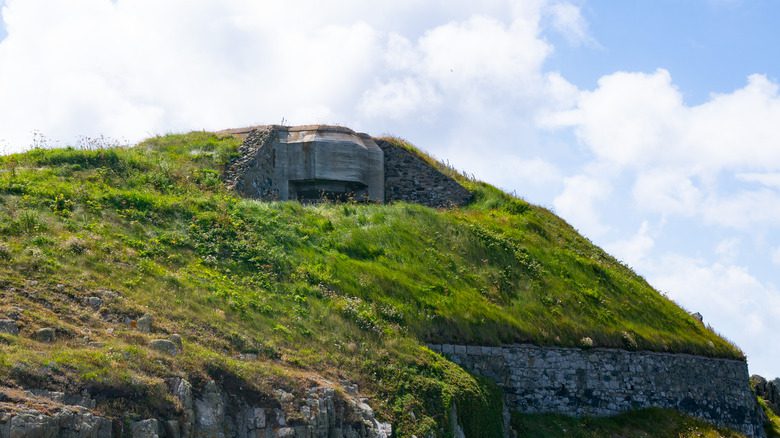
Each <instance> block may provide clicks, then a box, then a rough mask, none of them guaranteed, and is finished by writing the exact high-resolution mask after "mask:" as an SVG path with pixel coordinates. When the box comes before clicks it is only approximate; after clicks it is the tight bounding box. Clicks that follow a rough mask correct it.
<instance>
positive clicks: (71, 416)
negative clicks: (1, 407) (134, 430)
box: [0, 410, 113, 438]
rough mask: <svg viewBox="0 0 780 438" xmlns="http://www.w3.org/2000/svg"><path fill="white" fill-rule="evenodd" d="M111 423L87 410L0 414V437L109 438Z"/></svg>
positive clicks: (111, 431) (29, 411)
mask: <svg viewBox="0 0 780 438" xmlns="http://www.w3.org/2000/svg"><path fill="white" fill-rule="evenodd" d="M112 436H113V426H112V423H111V420H109V419H107V418H103V417H98V416H96V415H93V414H92V413H91V412H89V411H87V410H76V411H73V410H60V411H56V412H54V413H52V414H48V415H47V414H43V413H40V412H38V411H35V410H27V411H23V412H21V413H18V414H16V415H13V416H12V415H11V414H0V438H56V437H68V438H112Z"/></svg>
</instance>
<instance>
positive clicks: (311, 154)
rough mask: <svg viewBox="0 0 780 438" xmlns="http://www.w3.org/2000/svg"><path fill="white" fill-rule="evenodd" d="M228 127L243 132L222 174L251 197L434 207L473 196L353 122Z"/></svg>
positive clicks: (243, 194) (422, 161)
mask: <svg viewBox="0 0 780 438" xmlns="http://www.w3.org/2000/svg"><path fill="white" fill-rule="evenodd" d="M223 132H224V133H227V134H232V135H239V136H241V137H243V138H244V143H243V144H242V145H241V147H240V148H239V155H238V158H236V159H235V160H234V161H233V162H232V163H231V164H230V165H229V166H228V169H227V170H226V172H225V180H226V183H227V185H228V187H230V188H233V189H235V190H236V191H237V192H238V193H239V194H241V195H242V196H245V197H248V198H255V199H263V200H268V201H274V200H289V199H298V200H301V201H304V202H314V201H317V200H318V199H325V198H328V199H336V200H339V199H347V200H348V199H353V200H357V201H370V202H395V201H404V202H412V203H417V204H422V205H426V206H429V207H434V208H446V207H453V206H461V205H464V204H466V203H468V202H469V201H470V200H471V198H472V195H471V193H470V192H469V191H468V190H466V189H465V188H463V187H462V186H461V185H460V184H458V182H457V181H455V180H453V179H452V178H450V177H448V176H447V175H445V174H443V173H442V172H440V171H439V170H438V169H436V168H435V167H433V166H431V165H430V164H429V163H428V162H426V161H425V160H424V159H422V158H421V157H420V156H418V155H417V154H415V153H412V152H410V151H408V150H406V149H404V148H402V147H399V146H397V145H395V144H393V143H391V142H388V141H385V140H378V139H373V138H371V137H370V136H369V135H367V134H363V133H358V132H354V131H352V130H351V129H349V128H344V127H341V126H327V125H306V126H293V127H288V126H275V125H274V126H255V127H250V128H243V129H234V130H228V131H223ZM318 194H320V195H321V196H318ZM326 194H327V196H326Z"/></svg>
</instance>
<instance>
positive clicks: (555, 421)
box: [512, 409, 744, 438]
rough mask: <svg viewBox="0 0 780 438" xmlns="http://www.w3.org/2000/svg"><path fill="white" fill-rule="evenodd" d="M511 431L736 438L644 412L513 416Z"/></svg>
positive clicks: (676, 416) (674, 416)
mask: <svg viewBox="0 0 780 438" xmlns="http://www.w3.org/2000/svg"><path fill="white" fill-rule="evenodd" d="M512 425H513V429H514V430H515V431H516V432H517V433H518V435H519V436H522V437H528V438H558V437H561V438H563V437H567V438H656V437H657V438H669V437H677V438H694V437H696V438H720V437H723V438H737V437H744V435H741V434H738V433H736V432H732V431H729V430H724V429H718V428H716V427H714V426H712V425H710V424H707V423H704V422H703V421H700V420H696V419H694V418H691V417H689V416H686V415H683V414H680V413H678V412H676V411H670V410H663V409H644V410H640V411H634V412H630V413H626V414H621V415H617V416H614V417H601V418H573V417H566V416H563V415H550V414H534V415H530V414H526V415H522V414H514V415H513V416H512Z"/></svg>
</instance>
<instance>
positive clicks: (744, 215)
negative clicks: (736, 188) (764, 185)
mask: <svg viewBox="0 0 780 438" xmlns="http://www.w3.org/2000/svg"><path fill="white" fill-rule="evenodd" d="M701 215H702V218H703V220H704V221H705V222H707V223H711V224H715V225H720V226H724V227H729V228H737V229H743V230H749V229H750V228H751V227H755V226H757V225H763V226H768V227H777V226H778V225H780V193H777V192H774V191H771V190H755V191H742V192H738V193H736V194H733V195H721V194H718V193H712V194H711V195H710V196H709V198H708V199H707V200H706V201H705V202H704V203H703V205H702V208H701Z"/></svg>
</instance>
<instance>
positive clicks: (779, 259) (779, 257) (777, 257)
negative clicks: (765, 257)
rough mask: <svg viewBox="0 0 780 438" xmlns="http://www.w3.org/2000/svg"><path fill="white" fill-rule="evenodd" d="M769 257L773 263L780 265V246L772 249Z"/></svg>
mask: <svg viewBox="0 0 780 438" xmlns="http://www.w3.org/2000/svg"><path fill="white" fill-rule="evenodd" d="M770 257H771V258H772V263H773V264H775V265H777V266H780V246H779V247H777V248H775V249H774V250H773V251H772V253H771V254H770Z"/></svg>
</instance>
